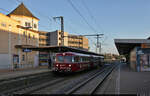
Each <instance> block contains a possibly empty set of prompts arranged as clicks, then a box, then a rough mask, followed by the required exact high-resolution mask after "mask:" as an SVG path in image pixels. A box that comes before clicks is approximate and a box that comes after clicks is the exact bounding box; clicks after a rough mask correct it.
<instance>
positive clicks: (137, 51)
mask: <svg viewBox="0 0 150 96" xmlns="http://www.w3.org/2000/svg"><path fill="white" fill-rule="evenodd" d="M114 41H115V45H116V48H117V50H118V52H119V54H120V55H125V56H126V58H127V62H128V64H129V65H130V67H131V68H132V69H134V70H136V71H144V70H148V69H149V70H150V68H149V66H150V40H149V39H115V40H114Z"/></svg>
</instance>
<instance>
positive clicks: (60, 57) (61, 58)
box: [56, 56, 64, 63]
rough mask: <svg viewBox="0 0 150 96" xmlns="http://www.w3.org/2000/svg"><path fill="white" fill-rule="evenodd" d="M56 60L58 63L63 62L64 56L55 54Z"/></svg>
mask: <svg viewBox="0 0 150 96" xmlns="http://www.w3.org/2000/svg"><path fill="white" fill-rule="evenodd" d="M56 61H57V62H59V63H62V62H64V56H57V57H56Z"/></svg>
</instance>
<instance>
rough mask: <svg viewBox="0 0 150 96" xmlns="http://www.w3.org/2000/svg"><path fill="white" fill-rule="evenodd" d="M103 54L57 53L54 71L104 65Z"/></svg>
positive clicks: (74, 70) (77, 69) (75, 70)
mask: <svg viewBox="0 0 150 96" xmlns="http://www.w3.org/2000/svg"><path fill="white" fill-rule="evenodd" d="M102 62H103V56H96V55H87V54H81V53H75V52H64V53H57V54H56V58H55V63H54V68H53V71H54V72H78V71H83V70H87V69H91V68H94V67H97V66H98V65H102Z"/></svg>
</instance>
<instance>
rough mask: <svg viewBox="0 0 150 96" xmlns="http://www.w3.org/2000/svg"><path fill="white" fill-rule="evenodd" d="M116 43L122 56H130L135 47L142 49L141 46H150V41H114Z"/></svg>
mask: <svg viewBox="0 0 150 96" xmlns="http://www.w3.org/2000/svg"><path fill="white" fill-rule="evenodd" d="M114 41H115V45H116V47H117V50H118V52H119V54H120V55H125V54H129V53H130V51H131V50H132V49H133V48H134V47H140V46H141V44H150V40H148V39H114Z"/></svg>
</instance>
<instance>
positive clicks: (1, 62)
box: [0, 54, 11, 69]
mask: <svg viewBox="0 0 150 96" xmlns="http://www.w3.org/2000/svg"><path fill="white" fill-rule="evenodd" d="M8 68H11V64H10V62H9V55H8V54H0V69H8Z"/></svg>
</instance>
